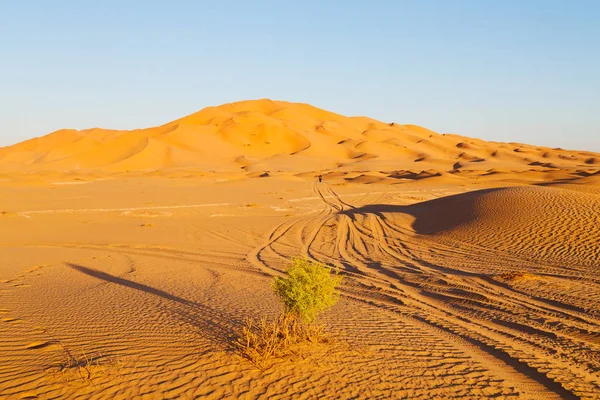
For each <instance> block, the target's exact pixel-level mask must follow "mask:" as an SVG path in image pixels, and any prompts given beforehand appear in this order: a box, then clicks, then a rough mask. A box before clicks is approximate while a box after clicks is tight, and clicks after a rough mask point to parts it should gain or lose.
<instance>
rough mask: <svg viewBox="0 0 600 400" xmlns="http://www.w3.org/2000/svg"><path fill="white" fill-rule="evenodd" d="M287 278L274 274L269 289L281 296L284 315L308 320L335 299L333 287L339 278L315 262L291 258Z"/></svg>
mask: <svg viewBox="0 0 600 400" xmlns="http://www.w3.org/2000/svg"><path fill="white" fill-rule="evenodd" d="M286 272H287V275H288V276H287V277H286V278H279V277H276V278H275V281H274V282H273V291H274V292H275V294H276V295H277V296H278V297H279V298H280V299H281V301H282V302H283V306H284V312H285V314H288V315H292V316H295V317H297V318H298V319H300V320H302V321H304V322H307V323H312V322H314V321H315V319H316V318H317V315H318V314H319V313H320V312H321V311H323V310H326V309H327V308H329V307H331V306H333V305H334V304H335V303H336V302H337V301H338V299H339V293H338V291H337V287H338V286H339V284H340V282H341V280H342V277H341V276H339V275H338V274H337V273H336V274H332V273H331V268H330V267H329V266H327V265H325V264H323V263H320V262H317V261H310V260H306V259H302V258H294V259H292V262H291V264H290V266H289V267H288V269H287V271H286Z"/></svg>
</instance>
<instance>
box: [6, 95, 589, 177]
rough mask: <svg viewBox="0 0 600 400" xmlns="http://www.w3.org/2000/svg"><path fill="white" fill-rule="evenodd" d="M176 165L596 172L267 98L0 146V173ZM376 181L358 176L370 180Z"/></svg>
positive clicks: (569, 161)
mask: <svg viewBox="0 0 600 400" xmlns="http://www.w3.org/2000/svg"><path fill="white" fill-rule="evenodd" d="M176 169H200V170H204V171H214V172H232V171H238V172H248V173H253V172H257V171H272V172H277V171H282V172H292V173H302V172H310V171H323V172H327V171H379V172H382V173H383V177H384V178H391V179H421V178H423V177H429V176H438V174H439V173H442V172H448V173H451V174H454V175H456V176H473V175H475V176H486V177H489V178H490V179H491V178H492V175H497V174H500V175H503V173H506V172H510V173H514V172H519V173H524V174H527V173H531V172H533V173H538V172H542V173H545V174H552V176H550V178H551V179H553V180H555V179H561V178H572V177H579V176H586V175H588V174H591V173H593V172H595V171H597V170H599V169H600V154H596V153H591V152H584V151H567V150H562V149H550V148H546V147H537V146H530V145H523V144H517V143H494V142H486V141H483V140H479V139H471V138H467V137H462V136H458V135H450V134H443V135H442V134H438V133H435V132H432V131H430V130H428V129H425V128H421V127H418V126H414V125H400V124H397V123H384V122H380V121H376V120H374V119H370V118H366V117H345V116H342V115H338V114H335V113H332V112H328V111H325V110H321V109H318V108H315V107H312V106H310V105H307V104H300V103H288V102H283V101H272V100H254V101H242V102H237V103H231V104H225V105H221V106H218V107H209V108H205V109H203V110H201V111H199V112H197V113H195V114H191V115H188V116H186V117H184V118H181V119H178V120H176V121H173V122H170V123H167V124H165V125H162V126H159V127H155V128H148V129H137V130H132V131H117V130H107V129H99V128H94V129H87V130H82V131H77V130H60V131H56V132H53V133H50V134H48V135H46V136H42V137H39V138H34V139H31V140H27V141H24V142H22V143H18V144H15V145H13V146H9V147H3V148H0V172H4V173H7V172H8V173H18V172H35V171H42V170H43V171H57V172H66V171H78V172H81V173H85V172H94V171H95V172H102V173H124V172H149V171H164V170H168V171H173V170H176ZM399 170H400V171H402V172H401V173H398V172H397V171H399ZM388 175H392V176H388ZM381 178H382V177H381V176H379V177H377V176H376V177H369V176H363V177H361V178H360V179H359V180H360V181H362V182H364V183H370V182H375V181H381Z"/></svg>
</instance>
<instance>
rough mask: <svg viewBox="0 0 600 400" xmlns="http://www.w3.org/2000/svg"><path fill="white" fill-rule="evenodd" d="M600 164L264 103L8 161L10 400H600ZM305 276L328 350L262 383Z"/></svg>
mask: <svg viewBox="0 0 600 400" xmlns="http://www.w3.org/2000/svg"><path fill="white" fill-rule="evenodd" d="M599 159H600V155H598V154H595V153H591V152H586V151H566V150H562V149H550V148H545V147H539V146H530V145H524V144H519V143H494V142H486V141H483V140H479V139H473V138H467V137H462V136H458V135H449V134H446V135H441V134H437V133H435V132H432V131H429V130H427V129H425V128H421V127H417V126H414V125H400V124H397V123H383V122H379V121H375V120H372V119H369V118H366V117H344V116H340V115H337V114H334V113H330V112H328V111H324V110H320V109H317V108H314V107H311V106H309V105H305V104H295V103H285V102H279V101H270V100H260V101H249V102H239V103H232V104H226V105H223V106H219V107H209V108H207V109H204V110H202V111H200V112H198V113H195V114H192V115H190V116H187V117H184V118H181V119H179V120H177V121H173V122H171V123H168V124H166V125H163V126H160V127H156V128H150V129H139V130H134V131H111V130H103V129H90V130H85V131H75V130H62V131H58V132H55V133H52V134H50V135H47V136H44V137H41V138H36V139H32V140H29V141H25V142H23V143H19V144H16V145H14V146H10V147H5V148H1V149H0V398H2V399H4V398H6V399H11V400H12V399H81V398H110V399H113V398H114V399H144V398H149V399H153V398H160V399H162V398H165V399H167V398H169V399H171V398H178V399H195V398H212V399H221V398H291V397H293V398H344V399H346V398H353V399H354V398H359V399H372V398H411V399H431V398H443V399H450V398H460V399H463V398H466V399H482V398H498V399H501V398H517V397H519V398H524V399H559V398H566V399H576V398H583V399H597V398H599V397H600V373H599V372H600V358H599V357H598V354H600V279H599V278H598V276H597V275H598V274H597V269H598V266H599V264H598V260H599V258H600V164H599V163H598V160H599ZM317 175H321V176H322V178H323V182H318V180H317V179H316V176H317ZM295 256H304V257H307V258H312V259H316V260H319V261H322V262H325V263H328V264H330V265H332V266H334V267H336V268H337V269H338V270H339V272H340V273H341V274H342V275H343V276H344V282H343V285H342V287H341V300H340V302H339V303H338V304H337V305H335V306H334V307H333V308H332V309H331V310H330V311H328V312H327V313H325V315H324V316H323V319H322V322H325V323H326V324H327V331H328V332H329V333H330V334H332V335H334V337H335V338H336V341H335V342H333V343H332V344H331V345H330V346H329V347H325V348H318V349H314V350H313V351H312V352H308V353H301V354H300V353H299V354H297V355H292V356H290V357H286V358H281V359H275V360H273V362H272V364H270V365H268V366H266V367H265V368H264V369H259V368H257V367H256V366H255V365H254V364H252V363H250V362H249V361H248V360H246V359H245V358H243V357H241V356H240V354H239V352H236V350H235V346H234V343H235V340H236V337H237V335H238V334H239V331H240V328H241V325H242V323H243V321H244V319H245V318H246V317H252V318H260V317H263V316H269V317H273V316H275V315H277V313H279V312H280V310H281V305H280V304H279V303H278V302H277V299H276V298H275V296H274V295H273V294H272V292H271V280H272V278H273V277H274V276H278V275H281V274H282V273H283V272H284V270H285V266H286V262H287V260H289V258H290V257H295ZM90 360H92V361H90ZM65 365H68V367H66V368H65ZM81 365H85V366H87V367H88V370H85V371H87V372H89V376H87V377H86V376H84V377H82V376H81V375H80V374H79V372H78V371H80V369H78V366H81ZM61 367H62V369H61ZM87 372H86V373H87Z"/></svg>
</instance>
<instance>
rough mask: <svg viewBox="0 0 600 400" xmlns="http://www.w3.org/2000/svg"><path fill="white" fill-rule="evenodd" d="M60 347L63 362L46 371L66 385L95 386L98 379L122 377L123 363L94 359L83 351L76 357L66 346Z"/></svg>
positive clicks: (109, 359) (102, 358)
mask: <svg viewBox="0 0 600 400" xmlns="http://www.w3.org/2000/svg"><path fill="white" fill-rule="evenodd" d="M60 347H61V351H60V352H59V354H60V357H61V361H60V362H58V363H57V364H55V365H54V366H52V367H50V368H48V369H46V373H48V374H50V375H52V376H53V377H54V378H55V379H57V380H58V381H60V382H62V383H64V384H66V385H69V386H71V385H73V384H79V385H87V384H92V385H93V384H94V380H95V379H96V378H103V377H104V378H109V379H112V378H114V377H116V376H118V375H120V372H121V368H122V367H123V362H122V361H119V360H116V359H114V358H106V357H100V358H98V357H93V356H90V355H88V354H87V353H86V352H85V351H83V350H82V351H81V356H80V357H76V356H73V354H72V353H71V351H70V350H69V349H67V348H66V347H65V346H64V345H62V344H60Z"/></svg>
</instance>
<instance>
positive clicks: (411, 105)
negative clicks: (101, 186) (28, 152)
mask: <svg viewBox="0 0 600 400" xmlns="http://www.w3.org/2000/svg"><path fill="white" fill-rule="evenodd" d="M256 98H272V99H276V100H287V101H298V102H306V103H310V104H312V105H315V106H317V107H321V108H325V109H328V110H331V111H335V112H338V113H341V114H345V115H366V116H369V117H373V118H376V119H380V120H383V121H387V122H391V121H396V122H399V123H411V124H416V125H422V126H425V127H427V128H430V129H433V130H435V131H438V132H441V133H444V132H450V133H458V134H462V135H467V136H474V137H480V138H483V139H486V140H496V141H519V142H525V143H532V144H539V145H547V146H551V147H563V148H571V149H589V150H596V151H600V1H595V0H592V1H584V0H572V1H568V0H564V1H554V0H542V1H534V0H529V1H528V0H518V1H509V0H501V1H491V0H489V1H488V0H474V1H470V0H454V1H450V0H439V1H428V0H414V1H401V0H395V1H394V0H390V1H384V0H379V1H375V0H372V1H352V0H339V1H333V0H330V1H327V0H320V1H308V0H303V1H295V2H292V1H281V0H277V1H260V0H255V1H227V0H222V1H219V0H212V1H176V0H173V1H151V0H146V1H133V0H130V1H127V0H119V1H113V0H102V1H93V2H92V1H60V0H53V1H43V0H38V1H33V0H19V1H17V0H13V1H11V0H0V146H2V145H8V144H12V143H15V142H18V141H21V140H25V139H28V138H30V137H34V136H41V135H44V134H46V133H49V132H51V131H54V130H57V129H60V128H78V129H84V128H90V127H96V126H98V127H104V128H118V129H130V128H142V127H149V126H154V125H160V124H163V123H166V122H169V121H171V120H173V119H176V118H179V117H181V116H184V115H187V114H190V113H192V112H195V111H198V110H200V109H202V108H204V107H206V106H209V105H218V104H222V103H227V102H232V101H238V100H247V99H256Z"/></svg>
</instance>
